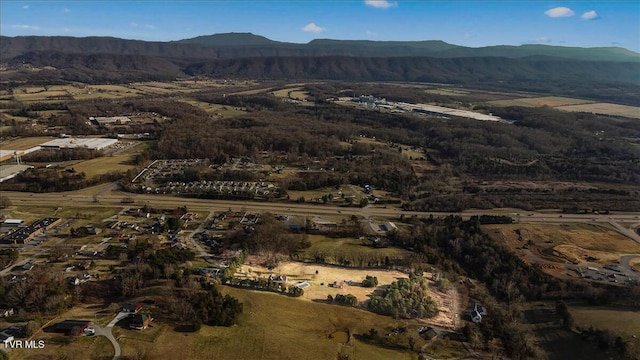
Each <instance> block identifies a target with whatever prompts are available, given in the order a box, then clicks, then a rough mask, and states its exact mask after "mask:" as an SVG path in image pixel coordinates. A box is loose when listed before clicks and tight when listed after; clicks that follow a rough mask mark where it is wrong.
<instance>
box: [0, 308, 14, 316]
mask: <svg viewBox="0 0 640 360" xmlns="http://www.w3.org/2000/svg"><path fill="white" fill-rule="evenodd" d="M9 316H13V308H8V309H0V317H9Z"/></svg>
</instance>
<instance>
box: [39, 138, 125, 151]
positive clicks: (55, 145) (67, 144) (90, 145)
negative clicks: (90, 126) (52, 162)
mask: <svg viewBox="0 0 640 360" xmlns="http://www.w3.org/2000/svg"><path fill="white" fill-rule="evenodd" d="M117 142H118V139H109V138H62V139H55V140H51V141H49V142H46V143H44V144H41V145H40V146H41V147H42V148H43V149H74V148H87V149H93V150H102V149H104V148H106V147H109V146H111V145H113V144H115V143H117Z"/></svg>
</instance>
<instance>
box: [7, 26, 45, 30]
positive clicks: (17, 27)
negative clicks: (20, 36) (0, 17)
mask: <svg viewBox="0 0 640 360" xmlns="http://www.w3.org/2000/svg"><path fill="white" fill-rule="evenodd" d="M10 28H12V29H18V30H40V27H39V26H34V25H11V26H10Z"/></svg>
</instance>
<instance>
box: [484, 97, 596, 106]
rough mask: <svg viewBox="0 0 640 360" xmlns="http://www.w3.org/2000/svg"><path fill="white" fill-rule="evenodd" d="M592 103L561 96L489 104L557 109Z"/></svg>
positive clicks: (499, 101)
mask: <svg viewBox="0 0 640 360" xmlns="http://www.w3.org/2000/svg"><path fill="white" fill-rule="evenodd" d="M592 102H593V101H589V100H583V99H574V98H566V97H560V96H543V97H532V98H518V99H510V100H496V101H489V104H492V105H497V106H526V107H541V106H550V107H556V106H566V105H579V104H590V103H592Z"/></svg>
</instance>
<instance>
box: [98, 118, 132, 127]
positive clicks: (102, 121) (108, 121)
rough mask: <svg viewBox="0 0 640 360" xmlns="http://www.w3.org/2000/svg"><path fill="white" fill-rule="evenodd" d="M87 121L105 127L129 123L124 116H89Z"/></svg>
mask: <svg viewBox="0 0 640 360" xmlns="http://www.w3.org/2000/svg"><path fill="white" fill-rule="evenodd" d="M89 121H91V122H93V123H94V124H96V125H101V126H106V125H123V124H126V123H129V122H131V119H129V118H128V117H126V116H97V117H94V116H91V117H89Z"/></svg>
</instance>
